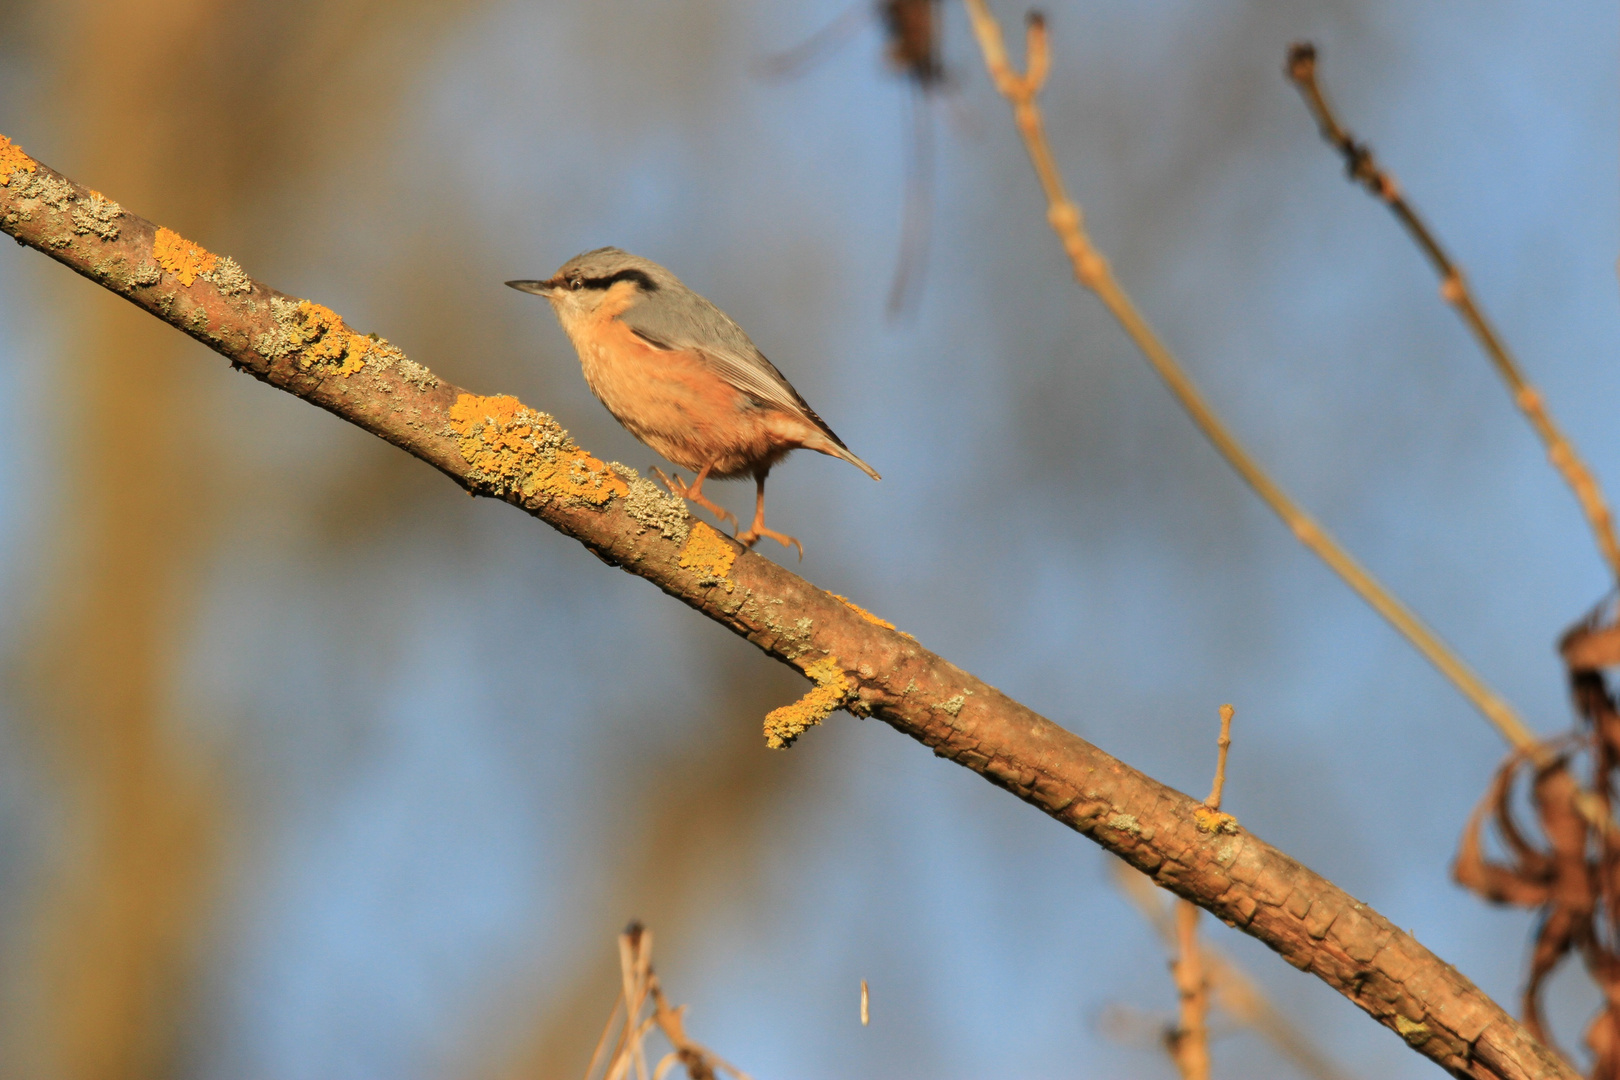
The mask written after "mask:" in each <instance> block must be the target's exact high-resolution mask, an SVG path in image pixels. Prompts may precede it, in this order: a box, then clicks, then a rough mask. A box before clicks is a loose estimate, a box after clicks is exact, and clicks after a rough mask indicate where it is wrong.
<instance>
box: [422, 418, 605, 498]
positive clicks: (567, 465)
mask: <svg viewBox="0 0 1620 1080" xmlns="http://www.w3.org/2000/svg"><path fill="white" fill-rule="evenodd" d="M450 425H451V427H452V428H454V430H455V432H456V434H457V435H458V436H459V437H460V447H461V456H462V457H464V458H466V459H467V464H469V465H471V466H472V470H471V477H472V479H473V480H475V481H477V482H479V483H481V484H485V485H487V486H489V487H490V488H491V489H493V490H494V492H495V493H496V494H498V495H503V496H504V495H509V494H514V493H515V494H518V495H521V496H523V498H525V499H531V498H534V497H535V496H537V495H543V496H546V497H548V498H549V497H556V496H561V497H564V498H571V499H578V500H580V501H582V502H586V503H590V504H591V505H593V506H601V505H603V504H604V503H606V502H607V501H608V500H609V499H612V498H613V497H614V496H625V495H628V494H630V488H629V485H627V484H626V483H625V482H624V481H623V480H621V479H620V478H619V476H618V475H617V474H616V473H614V472H613V470H612V469H610V468H608V466H607V465H606V463H604V462H602V461H599V460H598V459H596V458H594V457H592V456H591V455H590V454H588V453H586V452H585V451H584V450H581V449H580V448H579V446H578V445H577V444H575V442H574V440H573V439H571V438H569V436H568V433H567V432H566V431H564V430H563V429H562V428H561V427H559V426H558V424H557V422H556V421H555V420H553V419H552V418H551V417H549V416H547V415H546V414H545V413H540V412H536V411H534V410H533V409H530V408H527V407H525V406H524V404H523V403H522V402H521V401H519V400H518V399H517V398H515V397H511V396H509V395H506V394H502V395H499V396H496V397H480V396H479V395H477V394H462V395H461V396H460V397H458V398H456V403H455V404H454V405H452V406H450Z"/></svg>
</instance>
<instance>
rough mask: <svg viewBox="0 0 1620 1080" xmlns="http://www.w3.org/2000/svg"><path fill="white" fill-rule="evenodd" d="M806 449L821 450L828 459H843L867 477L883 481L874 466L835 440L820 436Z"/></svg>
mask: <svg viewBox="0 0 1620 1080" xmlns="http://www.w3.org/2000/svg"><path fill="white" fill-rule="evenodd" d="M804 448H805V449H806V450H819V451H820V452H821V453H823V454H826V455H827V456H828V457H835V458H842V459H844V460H845V461H847V462H849V463H850V464H851V465H853V466H855V467H856V468H857V469H859V470H861V472H863V473H865V474H866V475H867V476H870V477H871V478H872V479H874V480H881V479H883V477H881V476H879V475H878V471H877V470H876V469H874V468H872V466H870V465H868V464H867V463H866V462H864V461H862V460H861V459H860V458H858V457H856V456H855V454H854V452H853V451H851V450H850V448H849V447H847V446H845V445H844V444H843V443H841V442H838V441H836V440H835V439H829V438H826V437H825V436H822V435H820V434H818V435H817V436H816V438H814V439H812V440H810V441H808V442H806V443H805V444H804Z"/></svg>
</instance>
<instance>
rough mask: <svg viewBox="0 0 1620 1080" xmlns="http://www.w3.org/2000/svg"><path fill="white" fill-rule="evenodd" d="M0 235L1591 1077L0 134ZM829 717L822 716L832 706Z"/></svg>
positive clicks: (622, 482) (831, 685) (1545, 1068)
mask: <svg viewBox="0 0 1620 1080" xmlns="http://www.w3.org/2000/svg"><path fill="white" fill-rule="evenodd" d="M0 185H3V186H0V230H3V231H4V232H6V233H8V234H10V235H12V236H14V237H16V238H17V240H18V241H19V242H20V243H23V244H26V245H28V246H30V247H33V248H35V249H36V250H39V251H41V252H44V253H45V254H47V255H49V256H50V257H51V258H53V259H55V260H56V261H57V262H60V263H62V264H63V265H65V266H67V267H69V268H70V269H72V270H74V271H76V272H77V273H79V274H82V275H83V276H85V277H87V278H89V279H90V280H91V281H93V282H95V283H96V284H98V285H100V286H102V287H103V288H106V289H109V290H111V291H112V292H115V293H117V294H118V295H120V296H122V297H124V298H125V299H127V300H129V301H130V302H131V303H133V304H136V305H137V306H139V307H141V308H143V309H144V310H146V311H149V312H151V313H152V314H153V315H155V316H157V317H158V318H160V319H162V320H163V321H164V322H167V323H168V324H170V325H171V326H174V327H176V328H177V329H179V330H182V331H184V332H185V333H187V334H189V335H190V336H192V337H194V338H196V339H197V340H198V341H201V342H203V343H204V344H205V345H207V346H208V347H209V348H211V349H213V350H214V351H216V352H218V353H220V354H221V355H222V356H224V357H225V358H226V359H227V360H229V361H230V363H231V365H232V366H233V367H235V368H237V369H238V370H241V371H245V372H247V373H248V374H250V375H252V376H254V377H255V378H257V379H260V380H262V381H264V382H267V383H269V384H270V385H272V386H275V387H277V388H279V389H282V390H285V391H287V392H288V393H291V394H294V395H296V396H298V397H300V398H303V399H304V400H306V401H309V402H310V403H312V404H314V405H318V406H319V407H321V408H323V409H325V410H327V411H328V412H331V413H333V414H335V415H337V416H339V417H341V418H342V419H344V420H347V421H349V422H350V423H352V424H355V425H356V426H358V427H361V428H363V429H365V430H366V431H369V432H371V433H372V434H374V435H377V436H378V437H379V438H382V439H386V440H387V441H389V442H391V443H393V444H394V445H396V446H398V447H400V448H402V449H404V450H406V451H408V452H410V453H411V454H414V455H415V456H416V457H419V458H421V459H422V460H423V461H425V462H427V463H428V464H430V465H432V466H433V467H434V468H436V469H438V470H439V471H440V472H442V473H444V474H445V475H446V476H448V477H450V478H451V479H453V480H454V481H455V482H456V483H458V484H459V485H461V486H462V487H463V488H465V489H466V490H468V491H469V492H471V493H473V494H475V495H491V496H495V497H499V498H502V499H504V500H505V501H507V502H510V503H512V504H513V505H515V506H518V507H520V508H521V509H523V510H525V511H527V512H528V513H530V514H532V515H533V516H535V517H538V518H540V519H541V520H542V521H544V522H546V523H547V524H548V525H551V526H552V527H553V528H556V529H558V530H559V531H561V532H563V533H566V534H567V535H569V536H571V537H573V538H574V539H576V540H578V541H579V542H580V543H582V544H584V545H585V546H586V547H587V548H589V549H590V550H591V551H592V552H594V553H595V554H596V555H597V556H599V557H600V558H602V559H603V560H604V561H605V562H607V563H609V564H611V565H615V566H619V567H622V568H623V569H625V570H627V571H628V572H630V573H633V574H636V575H637V576H640V577H643V578H646V579H647V580H648V581H650V582H652V583H653V584H655V585H657V586H658V587H659V588H660V589H662V590H664V592H666V593H668V594H669V595H671V596H673V597H675V598H676V599H678V600H680V601H681V602H682V603H685V604H687V605H688V606H690V607H692V608H694V609H696V610H697V611H700V612H702V613H703V614H704V615H706V616H708V617H709V618H711V619H713V620H714V621H716V622H718V623H720V624H721V625H723V626H725V627H727V628H729V629H730V630H732V631H733V632H734V633H737V634H739V635H741V636H743V637H745V638H747V639H748V640H749V641H751V642H753V643H754V644H755V645H757V646H759V648H760V649H762V650H763V651H765V652H766V653H768V654H769V655H771V656H773V657H775V658H777V659H778V660H781V661H783V662H784V663H787V664H790V665H792V666H793V667H795V668H797V669H798V670H800V671H802V672H810V671H812V669H813V670H814V674H815V678H816V681H817V683H818V687H817V689H816V691H813V693H812V696H814V695H815V694H827V693H833V692H836V694H837V703H838V704H840V705H842V706H843V707H844V708H847V709H848V710H849V711H851V712H853V713H856V714H857V715H862V716H875V717H877V718H879V719H881V720H883V721H884V722H885V723H887V724H889V725H891V726H892V727H894V728H895V729H896V730H897V731H900V732H902V733H904V734H906V735H909V736H911V737H912V738H914V739H917V740H918V741H919V742H922V743H923V744H924V745H926V746H929V747H931V748H933V750H934V752H935V753H936V754H938V755H940V756H941V757H945V758H948V759H950V760H952V761H954V762H956V763H957V764H959V765H962V766H964V767H966V768H968V769H972V770H973V771H974V772H976V773H978V774H979V775H981V776H983V777H984V778H985V779H987V780H989V781H990V782H991V783H993V784H995V785H997V786H998V787H1001V788H1004V789H1006V790H1007V791H1010V792H1012V793H1013V794H1015V795H1017V796H1018V797H1019V798H1021V799H1023V800H1025V801H1026V802H1029V803H1031V804H1033V805H1034V806H1036V807H1038V808H1039V809H1041V810H1042V811H1044V812H1045V813H1047V814H1049V815H1051V816H1052V817H1053V818H1055V819H1057V820H1058V821H1059V822H1061V823H1063V824H1065V825H1067V826H1069V827H1070V828H1072V829H1074V830H1076V831H1077V832H1080V833H1081V834H1083V835H1085V836H1087V837H1089V838H1091V839H1092V840H1094V841H1096V842H1097V843H1098V844H1100V845H1102V846H1103V847H1104V848H1107V849H1108V850H1109V851H1111V852H1113V853H1114V854H1116V855H1119V856H1120V857H1121V858H1123V859H1125V860H1126V861H1127V862H1129V863H1130V864H1131V865H1133V866H1135V867H1137V868H1138V869H1140V870H1142V871H1144V872H1145V873H1147V874H1149V875H1150V876H1152V877H1153V879H1154V880H1155V881H1156V882H1158V883H1159V884H1160V885H1162V886H1164V887H1165V888H1167V889H1169V890H1171V891H1172V892H1175V893H1177V894H1178V895H1181V896H1183V897H1186V898H1188V899H1190V900H1192V901H1193V902H1194V903H1197V904H1198V905H1199V906H1201V907H1203V908H1206V909H1207V910H1209V911H1210V912H1211V913H1213V914H1214V915H1215V916H1216V917H1218V918H1220V919H1222V920H1223V921H1225V922H1227V923H1228V924H1230V925H1233V926H1237V927H1239V928H1241V929H1242V930H1243V931H1244V932H1245V933H1248V934H1250V935H1252V936H1254V937H1256V938H1259V939H1260V940H1261V941H1264V942H1265V943H1266V944H1267V945H1269V946H1270V947H1271V948H1272V949H1274V950H1275V951H1276V952H1278V953H1279V954H1280V955H1281V956H1282V957H1283V958H1284V959H1285V960H1287V961H1288V962H1289V963H1290V964H1292V965H1294V966H1295V967H1298V968H1300V969H1301V970H1305V971H1309V972H1311V973H1312V974H1314V975H1316V976H1317V977H1318V978H1320V979H1322V980H1323V981H1324V982H1326V983H1327V984H1328V985H1329V986H1332V987H1333V988H1334V989H1336V990H1338V991H1339V992H1340V993H1342V994H1344V995H1345V996H1346V997H1348V998H1349V999H1350V1000H1351V1001H1353V1002H1355V1003H1356V1004H1357V1005H1358V1006H1360V1007H1361V1008H1362V1009H1364V1010H1365V1011H1366V1012H1367V1013H1369V1014H1370V1015H1372V1016H1373V1017H1374V1018H1376V1019H1377V1020H1378V1021H1379V1022H1380V1023H1382V1024H1384V1025H1385V1026H1386V1027H1389V1028H1391V1029H1393V1030H1395V1031H1396V1032H1398V1033H1399V1034H1400V1035H1401V1036H1402V1037H1403V1038H1404V1039H1405V1040H1406V1041H1407V1043H1408V1044H1409V1045H1411V1046H1412V1047H1413V1048H1414V1049H1416V1050H1417V1051H1418V1052H1419V1053H1421V1054H1423V1055H1425V1056H1426V1057H1429V1058H1430V1059H1432V1060H1434V1061H1435V1062H1437V1063H1439V1064H1440V1065H1442V1066H1443V1067H1445V1068H1446V1069H1448V1070H1450V1071H1451V1072H1452V1073H1454V1074H1455V1075H1457V1076H1470V1077H1482V1078H1483V1077H1501V1078H1530V1077H1567V1078H1571V1080H1573V1078H1574V1076H1575V1073H1574V1072H1573V1071H1572V1070H1571V1069H1570V1068H1569V1066H1568V1065H1566V1064H1565V1063H1564V1062H1563V1061H1562V1060H1560V1059H1559V1058H1557V1057H1556V1056H1554V1055H1553V1054H1551V1053H1549V1052H1548V1051H1547V1049H1546V1048H1545V1047H1543V1046H1542V1045H1541V1044H1540V1043H1538V1042H1536V1041H1535V1040H1534V1039H1533V1038H1531V1037H1530V1035H1529V1034H1528V1033H1527V1032H1526V1031H1525V1030H1524V1028H1523V1027H1521V1026H1520V1025H1519V1024H1518V1023H1517V1022H1516V1021H1515V1020H1513V1018H1512V1017H1510V1016H1509V1015H1508V1014H1507V1013H1506V1012H1505V1011H1503V1009H1502V1008H1501V1007H1500V1006H1499V1005H1497V1004H1496V1003H1495V1002H1494V1001H1492V1000H1491V999H1490V998H1489V997H1487V996H1486V995H1485V994H1483V993H1481V992H1480V990H1479V989H1478V988H1476V987H1475V986H1474V985H1473V984H1472V983H1470V982H1469V981H1468V980H1467V979H1465V978H1463V977H1462V975H1460V974H1459V973H1458V972H1457V971H1455V970H1454V969H1452V968H1451V967H1450V966H1449V965H1447V964H1446V963H1444V962H1443V961H1441V960H1440V959H1439V958H1437V957H1436V956H1434V955H1433V954H1432V953H1430V952H1429V951H1428V950H1427V949H1425V948H1423V946H1421V945H1419V944H1418V943H1417V942H1416V941H1415V940H1413V938H1412V937H1411V936H1409V935H1408V934H1406V933H1403V932H1402V931H1401V930H1399V929H1398V928H1397V927H1395V926H1394V925H1392V924H1391V923H1390V922H1389V921H1388V920H1387V919H1385V918H1384V917H1383V916H1381V915H1379V914H1378V913H1377V912H1375V911H1373V910H1372V909H1371V908H1369V907H1367V906H1366V905H1365V904H1362V903H1360V902H1359V901H1357V900H1356V899H1355V898H1354V897H1352V896H1350V895H1349V894H1348V893H1346V892H1345V891H1344V890H1342V889H1340V888H1339V887H1338V886H1336V885H1334V884H1333V883H1332V882H1330V881H1328V880H1326V879H1325V878H1323V877H1321V876H1320V875H1318V874H1316V873H1314V872H1312V871H1311V870H1309V869H1307V868H1306V867H1304V866H1301V865H1300V864H1299V863H1297V862H1295V861H1294V860H1293V859H1291V858H1289V857H1288V856H1287V855H1285V854H1284V853H1282V852H1281V851H1278V850H1277V849H1276V848H1273V847H1272V846H1271V845H1269V844H1267V843H1265V842H1264V841H1262V840H1260V839H1259V838H1257V837H1255V836H1254V835H1252V834H1250V833H1248V832H1246V831H1241V830H1240V831H1239V832H1238V833H1236V834H1232V835H1228V834H1224V833H1216V834H1210V833H1205V832H1203V831H1201V830H1200V829H1199V828H1198V826H1197V825H1196V824H1195V822H1194V816H1193V811H1194V809H1195V808H1196V807H1197V806H1198V805H1199V803H1197V802H1196V801H1194V800H1193V799H1190V798H1188V797H1187V796H1186V795H1183V794H1181V793H1179V792H1177V791H1173V790H1171V789H1170V788H1168V787H1166V786H1165V785H1163V784H1161V783H1159V782H1158V781H1156V780H1153V779H1152V778H1150V777H1148V776H1145V775H1143V774H1142V773H1140V772H1138V771H1136V770H1135V769H1132V768H1131V767H1130V766H1128V765H1125V764H1124V763H1123V762H1120V761H1118V760H1116V759H1114V758H1112V757H1110V756H1109V755H1107V754H1106V753H1104V752H1102V751H1101V750H1099V749H1097V748H1096V747H1094V746H1092V745H1091V744H1090V743H1087V742H1086V741H1084V740H1083V739H1080V738H1079V737H1077V736H1075V735H1073V734H1071V733H1069V732H1068V731H1065V730H1064V729H1063V728H1061V727H1059V726H1058V725H1056V724H1054V723H1052V722H1051V721H1049V720H1047V719H1045V718H1044V717H1041V716H1039V715H1037V714H1035V713H1034V712H1032V711H1030V710H1029V709H1027V708H1025V707H1024V706H1022V705H1020V704H1019V703H1018V702H1016V701H1013V700H1012V699H1011V698H1009V697H1007V696H1006V695H1004V694H1002V693H1001V692H1000V691H999V690H997V689H995V688H994V687H992V686H989V685H988V684H986V683H984V682H982V681H981V680H979V679H977V678H975V677H974V676H972V675H970V674H968V673H967V672H965V671H962V670H961V669H960V668H957V667H955V666H954V665H952V664H951V663H950V662H949V661H947V660H945V659H943V658H942V657H939V656H936V655H935V654H934V653H931V652H929V651H928V650H926V649H924V648H923V647H922V646H921V645H919V644H918V643H917V641H916V639H914V638H912V637H910V636H909V635H907V634H904V633H900V632H898V631H896V630H894V629H892V628H890V627H889V626H888V625H887V624H884V623H883V622H882V620H879V619H877V618H876V617H875V616H872V615H869V614H868V613H866V612H863V611H861V610H860V609H859V608H856V607H855V606H853V605H852V604H850V603H848V602H847V601H844V600H842V599H840V598H838V597H836V596H834V595H832V594H831V593H827V592H824V591H822V590H820V589H818V588H816V587H815V586H813V585H811V584H810V583H809V582H807V581H805V580H804V579H802V578H800V577H798V576H796V575H794V574H792V573H790V572H789V571H787V570H786V569H784V568H782V567H780V566H778V565H776V564H775V563H773V562H771V561H770V560H768V559H765V558H764V557H762V556H759V555H756V554H753V553H752V552H748V551H744V550H743V549H741V548H740V547H739V546H738V545H737V544H736V543H735V542H734V541H732V540H731V539H729V538H727V537H724V536H721V535H720V534H719V533H717V532H715V531H714V530H713V529H711V528H709V527H708V526H707V525H704V524H702V523H699V522H695V521H692V520H691V519H690V518H688V516H687V515H686V512H685V508H684V506H683V505H681V504H679V503H676V502H673V501H672V500H670V499H669V498H668V497H667V496H664V495H662V494H660V493H659V492H658V490H657V489H656V488H654V487H653V485H652V484H651V483H649V482H648V481H646V480H644V479H642V478H641V477H639V476H637V475H636V474H635V473H634V472H632V471H630V470H627V469H624V468H623V467H622V466H609V465H604V464H603V463H602V462H600V461H598V460H597V459H596V458H594V457H591V456H590V455H589V454H588V453H586V452H585V451H583V450H581V449H580V448H579V447H578V446H577V445H575V444H574V442H573V441H572V440H571V439H570V438H569V437H568V435H567V433H566V432H564V431H563V430H562V429H561V428H560V427H558V426H557V424H556V422H555V421H553V420H552V419H551V418H550V417H548V416H545V415H544V414H541V413H536V412H534V411H532V410H529V409H526V408H524V407H523V406H522V405H521V404H520V403H519V402H518V401H517V400H516V399H514V398H509V397H481V396H478V395H475V394H471V393H468V392H466V391H464V390H461V389H459V388H458V387H455V386H452V385H450V384H449V383H447V382H444V381H442V380H440V379H438V378H436V377H435V376H433V375H432V374H431V373H430V372H428V371H427V370H426V369H424V368H422V367H420V366H418V365H416V364H414V363H412V362H411V361H409V360H408V359H407V358H406V357H405V355H404V354H403V353H402V352H400V351H399V350H398V349H396V348H394V347H393V346H391V345H389V344H388V343H387V342H385V341H383V340H381V339H376V338H372V337H371V336H368V335H361V334H357V333H355V332H354V331H353V330H351V329H350V328H349V327H347V326H346V325H344V323H343V321H342V320H341V319H340V318H339V317H338V316H337V315H336V314H334V313H333V312H332V311H331V310H330V309H328V308H325V307H322V306H321V305H318V304H313V303H310V302H309V301H300V300H296V299H294V298H291V297H287V296H284V295H282V294H280V293H277V292H275V291H274V290H272V289H270V288H268V287H267V286H265V285H262V284H259V283H257V282H254V281H252V280H251V279H249V278H247V277H246V275H244V274H243V273H242V272H241V270H240V268H239V267H237V266H236V264H235V263H234V262H232V261H231V260H229V259H226V258H224V257H220V256H216V255H214V254H212V253H210V252H208V251H206V250H205V249H203V248H201V247H198V246H197V245H195V244H192V243H189V242H187V241H186V240H184V239H183V238H181V237H179V236H177V235H176V234H174V233H173V232H171V231H170V230H167V229H159V228H158V227H156V226H154V225H153V224H151V223H150V222H147V221H143V220H142V219H140V218H138V217H135V216H134V215H132V214H129V213H126V212H124V211H123V210H122V209H121V208H120V207H118V206H117V204H116V203H112V202H111V201H110V200H107V199H106V198H105V197H103V196H101V195H99V194H96V193H93V192H91V191H88V190H86V189H85V188H83V187H80V186H79V185H77V184H74V183H73V182H72V181H70V180H68V179H67V178H66V177H63V176H62V175H60V174H59V173H56V172H53V171H52V170H50V169H48V168H46V167H45V166H44V165H42V164H39V163H37V162H35V161H33V160H32V159H31V158H29V157H28V156H27V155H25V154H23V153H22V152H21V151H20V150H18V149H17V148H16V147H14V146H12V145H11V144H10V143H9V142H7V141H4V140H3V139H0ZM816 711H819V709H817V710H816Z"/></svg>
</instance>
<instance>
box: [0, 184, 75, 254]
mask: <svg viewBox="0 0 1620 1080" xmlns="http://www.w3.org/2000/svg"><path fill="white" fill-rule="evenodd" d="M6 186H7V187H9V188H11V192H12V195H13V196H14V197H15V199H16V203H15V206H14V208H13V209H12V210H11V211H10V212H9V213H7V214H6V217H5V221H6V224H13V223H15V222H18V221H31V220H33V217H34V211H35V210H36V209H38V208H39V206H40V204H44V205H45V207H46V208H48V209H49V210H51V211H52V212H54V213H57V214H61V213H62V212H64V211H65V210H67V208H68V204H69V203H71V202H72V201H73V199H74V197H75V196H76V195H77V190H76V189H75V188H74V186H73V185H72V184H71V183H69V182H68V181H66V180H61V179H58V178H57V177H54V176H51V175H50V174H48V173H42V172H37V171H35V170H34V169H24V168H17V169H13V170H12V171H11V172H9V173H7V174H6ZM72 242H73V241H72V238H71V237H69V238H67V239H64V240H63V241H62V242H61V243H59V244H57V245H56V246H57V247H65V246H67V245H68V244H70V243H72Z"/></svg>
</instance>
